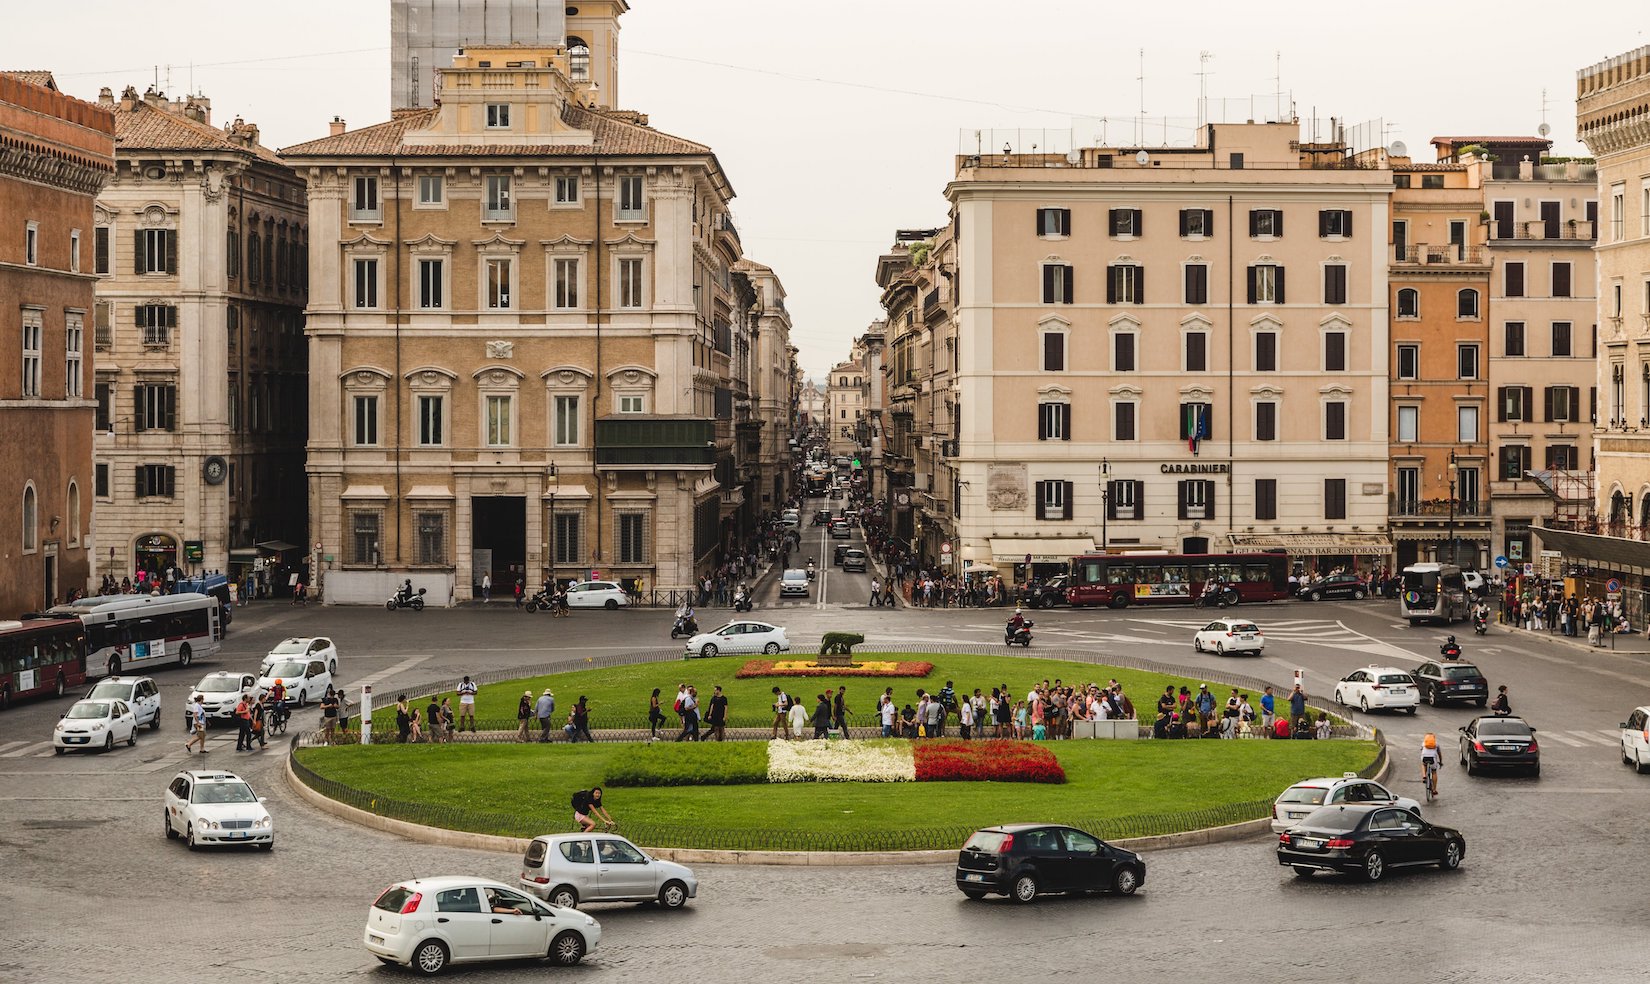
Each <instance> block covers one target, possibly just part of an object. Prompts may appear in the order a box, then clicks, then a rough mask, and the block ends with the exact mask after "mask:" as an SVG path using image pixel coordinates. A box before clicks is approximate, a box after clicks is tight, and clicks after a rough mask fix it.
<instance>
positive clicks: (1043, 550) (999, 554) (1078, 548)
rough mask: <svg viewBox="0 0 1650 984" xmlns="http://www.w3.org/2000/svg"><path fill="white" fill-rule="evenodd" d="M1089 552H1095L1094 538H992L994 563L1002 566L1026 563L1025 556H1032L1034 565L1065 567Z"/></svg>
mask: <svg viewBox="0 0 1650 984" xmlns="http://www.w3.org/2000/svg"><path fill="white" fill-rule="evenodd" d="M1086 553H1094V538H1093V537H1088V536H1051V537H1033V538H1029V539H1022V538H1018V537H997V536H994V537H992V538H991V560H992V562H993V563H995V564H997V565H998V566H999V567H1012V566H1013V565H1015V564H1023V563H1025V562H1026V554H1030V555H1031V562H1032V563H1034V564H1065V563H1069V562H1070V561H1071V558H1073V557H1075V556H1077V555H1078V554H1086Z"/></svg>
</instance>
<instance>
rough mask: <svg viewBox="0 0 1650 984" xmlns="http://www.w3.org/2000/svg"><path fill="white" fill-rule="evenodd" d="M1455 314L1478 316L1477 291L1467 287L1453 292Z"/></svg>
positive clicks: (1460, 316) (1459, 316)
mask: <svg viewBox="0 0 1650 984" xmlns="http://www.w3.org/2000/svg"><path fill="white" fill-rule="evenodd" d="M1455 316H1456V317H1457V318H1476V317H1478V292H1477V291H1476V290H1473V289H1472V288H1470V287H1468V288H1466V289H1465V290H1461V291H1457V292H1456V294H1455Z"/></svg>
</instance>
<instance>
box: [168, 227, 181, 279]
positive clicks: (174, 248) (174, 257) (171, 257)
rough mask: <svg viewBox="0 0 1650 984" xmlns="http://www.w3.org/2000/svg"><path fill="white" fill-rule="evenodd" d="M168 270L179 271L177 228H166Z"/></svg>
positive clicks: (169, 271)
mask: <svg viewBox="0 0 1650 984" xmlns="http://www.w3.org/2000/svg"><path fill="white" fill-rule="evenodd" d="M166 272H167V273H177V272H178V233H177V230H176V229H168V230H166Z"/></svg>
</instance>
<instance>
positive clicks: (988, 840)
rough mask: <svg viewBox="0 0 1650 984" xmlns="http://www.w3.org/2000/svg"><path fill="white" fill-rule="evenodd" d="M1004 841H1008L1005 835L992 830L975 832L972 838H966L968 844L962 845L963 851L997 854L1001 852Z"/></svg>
mask: <svg viewBox="0 0 1650 984" xmlns="http://www.w3.org/2000/svg"><path fill="white" fill-rule="evenodd" d="M1006 840H1008V835H1007V834H1004V833H999V832H997V831H994V830H980V831H976V832H975V834H974V836H973V837H970V838H968V843H966V844H964V845H963V850H965V851H981V852H983V853H985V854H999V853H1001V852H1002V849H1003V842H1004V841H1006Z"/></svg>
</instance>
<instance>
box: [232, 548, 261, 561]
mask: <svg viewBox="0 0 1650 984" xmlns="http://www.w3.org/2000/svg"><path fill="white" fill-rule="evenodd" d="M257 559H258V551H257V548H255V547H232V548H230V550H229V560H230V563H235V564H250V563H252V562H253V561H254V560H257Z"/></svg>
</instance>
